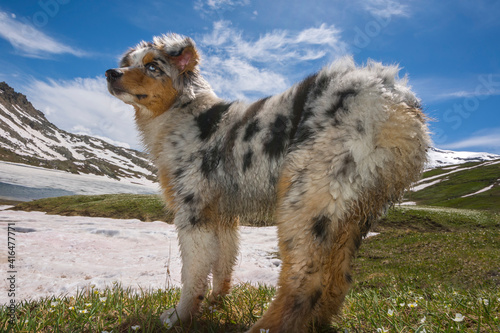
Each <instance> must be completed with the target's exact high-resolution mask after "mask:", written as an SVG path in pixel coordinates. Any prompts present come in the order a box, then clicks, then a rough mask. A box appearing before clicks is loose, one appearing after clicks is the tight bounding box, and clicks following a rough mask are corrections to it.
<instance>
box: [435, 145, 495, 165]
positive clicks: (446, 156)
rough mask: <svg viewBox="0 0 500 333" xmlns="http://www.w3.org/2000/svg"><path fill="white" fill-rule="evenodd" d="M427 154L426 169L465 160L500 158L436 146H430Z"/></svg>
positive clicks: (482, 160)
mask: <svg viewBox="0 0 500 333" xmlns="http://www.w3.org/2000/svg"><path fill="white" fill-rule="evenodd" d="M427 155H428V159H429V160H428V162H427V164H426V169H434V168H439V167H443V166H448V165H456V164H462V163H467V162H484V161H491V160H497V159H500V155H495V154H490V153H474V152H467V151H451V150H443V149H438V148H430V149H429V151H428V153H427Z"/></svg>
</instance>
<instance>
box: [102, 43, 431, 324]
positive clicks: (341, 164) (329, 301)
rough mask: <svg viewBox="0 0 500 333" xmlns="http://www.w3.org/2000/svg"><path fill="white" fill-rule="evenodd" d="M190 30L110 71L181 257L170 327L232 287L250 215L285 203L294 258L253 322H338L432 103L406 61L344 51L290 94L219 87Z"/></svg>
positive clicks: (420, 151)
mask: <svg viewBox="0 0 500 333" xmlns="http://www.w3.org/2000/svg"><path fill="white" fill-rule="evenodd" d="M199 62H200V55H199V51H198V49H197V48H196V45H195V43H194V41H193V40H192V39H190V38H189V37H184V36H181V35H177V34H166V35H162V36H158V37H154V39H153V41H152V42H141V43H140V44H138V45H137V46H136V47H134V48H132V49H130V50H129V51H128V52H126V53H125V54H124V56H123V58H122V59H121V61H120V64H119V68H116V69H110V70H107V71H106V77H107V83H108V90H109V91H110V93H111V94H112V95H114V96H116V97H117V98H119V99H121V100H122V101H123V102H125V103H127V104H130V105H132V106H133V107H134V109H135V120H136V124H137V127H138V129H139V131H140V133H141V136H142V140H143V143H144V146H145V147H146V149H147V151H148V152H149V154H150V155H151V158H152V160H153V161H154V163H155V165H156V166H157V169H158V178H159V182H160V185H161V189H162V195H163V198H164V200H165V202H166V204H167V206H168V207H169V208H170V209H171V210H173V211H174V212H175V218H174V224H175V226H176V228H177V231H178V240H179V245H180V250H181V258H182V263H183V266H182V292H181V297H180V301H179V303H178V305H177V306H176V307H174V308H171V309H168V310H167V311H165V312H164V313H163V314H162V315H161V317H160V319H161V320H162V322H163V323H165V324H166V325H167V326H168V327H171V326H172V325H178V324H186V323H189V322H190V321H191V320H192V318H193V316H195V315H196V314H197V312H199V309H200V306H201V303H202V301H203V300H204V298H205V295H206V293H207V289H208V277H209V274H210V273H211V274H212V292H211V295H210V301H217V300H218V299H219V297H222V296H224V295H226V294H227V293H228V292H229V291H230V287H231V275H232V272H233V266H234V265H235V262H236V256H237V253H238V239H239V235H238V223H239V222H238V218H239V217H245V218H250V219H252V218H259V217H261V216H268V215H269V214H274V216H275V220H276V224H277V228H278V238H279V251H280V255H281V259H282V267H281V272H280V275H279V280H278V288H277V294H276V297H275V299H274V300H273V301H272V303H271V304H270V306H269V308H268V310H267V311H266V312H265V314H264V315H263V317H262V318H260V319H259V320H258V321H257V322H256V323H255V324H254V325H253V326H252V327H251V328H250V330H249V331H248V332H252V333H254V332H260V331H261V329H264V330H266V332H267V330H269V332H270V333H278V332H283V333H284V332H287V333H289V332H302V331H304V330H305V329H306V328H307V325H308V324H310V323H311V322H313V321H314V323H315V325H316V327H318V326H321V325H328V324H329V323H330V321H331V320H332V317H333V315H335V314H338V313H339V311H340V309H341V305H342V302H343V300H344V298H345V295H346V294H347V292H348V290H349V286H350V284H351V282H352V276H351V273H350V269H351V260H352V258H353V256H354V255H355V253H356V251H357V249H358V248H359V246H360V244H361V241H362V238H363V237H364V236H365V235H366V233H367V232H368V230H369V228H370V225H371V224H372V223H373V222H375V221H376V220H377V218H379V217H380V216H381V215H382V214H383V213H384V211H385V209H386V208H387V207H388V205H390V204H391V203H394V202H397V201H398V200H400V198H401V195H402V193H403V192H404V191H405V189H407V188H408V187H409V186H410V184H412V183H413V182H415V181H416V180H418V179H419V177H420V174H421V172H422V169H423V167H424V163H425V161H426V150H427V148H428V146H429V145H430V140H429V135H428V128H427V125H426V117H425V115H424V113H423V112H422V108H421V106H420V101H419V99H417V98H416V97H415V95H414V94H413V93H412V91H411V90H410V88H408V87H407V84H406V80H404V79H403V80H401V79H399V78H398V72H399V68H398V67H397V66H384V65H382V64H380V63H377V62H374V61H369V62H368V63H367V64H366V65H365V66H356V65H355V64H354V61H353V59H352V58H350V57H344V58H342V59H340V60H337V61H336V62H334V63H332V64H331V65H329V66H327V67H324V68H323V69H321V70H320V71H319V72H317V73H316V74H314V75H311V76H309V77H307V78H305V79H304V80H303V81H301V82H299V83H297V84H295V85H294V86H292V87H291V88H290V89H288V90H286V91H285V92H283V93H282V94H279V95H275V96H269V97H266V98H262V99H260V100H258V101H255V102H253V103H250V104H248V103H244V102H241V101H233V102H228V101H225V100H222V99H220V98H218V97H217V96H216V95H215V93H214V92H213V90H212V88H211V87H210V85H209V84H208V83H207V81H206V80H205V79H204V78H203V77H202V75H201V73H200V68H199V67H200V66H199Z"/></svg>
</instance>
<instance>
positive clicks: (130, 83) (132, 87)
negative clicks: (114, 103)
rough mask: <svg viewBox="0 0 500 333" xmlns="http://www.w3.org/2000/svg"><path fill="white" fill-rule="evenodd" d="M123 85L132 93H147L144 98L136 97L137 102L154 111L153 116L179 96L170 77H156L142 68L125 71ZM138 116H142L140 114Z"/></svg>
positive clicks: (161, 111)
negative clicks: (149, 74)
mask: <svg viewBox="0 0 500 333" xmlns="http://www.w3.org/2000/svg"><path fill="white" fill-rule="evenodd" d="M121 86H122V87H123V89H124V90H125V91H126V92H128V93H129V94H131V95H135V96H137V95H145V96H146V97H144V98H141V99H139V98H136V101H135V103H137V104H138V105H143V106H144V107H146V108H147V109H148V110H149V111H151V112H152V113H153V117H157V116H159V115H160V114H162V113H163V112H165V111H167V110H168V109H169V108H170V107H171V106H172V104H174V102H175V99H176V98H177V91H176V90H175V89H174V87H173V85H172V80H171V79H170V78H168V77H167V78H163V79H155V78H153V77H150V76H148V75H146V74H145V73H144V71H143V70H142V69H140V68H134V69H130V70H128V71H124V73H123V78H122V80H121ZM136 115H137V113H136ZM137 116H138V117H139V118H140V115H137Z"/></svg>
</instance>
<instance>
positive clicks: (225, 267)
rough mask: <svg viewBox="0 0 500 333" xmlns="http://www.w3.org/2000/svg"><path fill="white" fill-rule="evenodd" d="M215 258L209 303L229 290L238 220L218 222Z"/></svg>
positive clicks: (231, 219) (234, 259)
mask: <svg viewBox="0 0 500 333" xmlns="http://www.w3.org/2000/svg"><path fill="white" fill-rule="evenodd" d="M216 238H217V244H216V246H217V247H216V251H215V253H214V255H215V256H216V258H215V261H214V263H213V267H212V278H213V282H212V284H213V290H212V295H211V296H210V301H211V302H216V301H217V300H218V299H219V297H221V296H225V295H227V294H228V293H229V290H230V289H231V277H232V273H233V267H234V264H235V263H236V256H237V255H238V244H239V233H238V219H236V218H234V219H233V218H227V219H222V220H220V221H218V231H217V235H216Z"/></svg>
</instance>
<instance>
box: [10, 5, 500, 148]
mask: <svg viewBox="0 0 500 333" xmlns="http://www.w3.org/2000/svg"><path fill="white" fill-rule="evenodd" d="M498 17H500V2H499V1H494V0H477V1H472V0H471V1H462V0H442V1H431V0H419V1H417V0H415V1H399V0H365V1H361V0H352V1H340V0H324V1H315V0H310V1H298V0H267V1H261V0H196V1H181V0H177V1H159V0H142V1H140V2H138V1H128V0H121V1H118V0H116V1H114V0H110V1H92V0H87V1H77V0H39V1H7V0H0V81H6V82H7V83H8V84H9V85H11V86H13V87H14V88H15V89H16V90H17V91H19V92H22V93H24V94H25V95H27V96H28V99H29V100H30V101H31V102H32V103H33V104H34V106H35V107H36V108H38V109H40V110H41V111H43V112H44V113H45V114H46V116H47V118H48V119H49V120H50V121H52V122H53V123H55V124H56V125H57V126H59V127H60V128H62V129H65V130H67V131H70V132H74V133H81V134H89V135H94V136H98V137H103V138H107V139H108V140H110V141H112V142H115V143H118V144H122V145H125V146H130V147H132V148H136V149H140V148H141V146H140V143H139V139H138V135H137V132H136V130H135V127H134V123H133V111H132V109H131V107H129V106H127V105H125V104H123V103H122V102H120V101H118V100H117V99H114V98H113V97H111V96H110V95H109V94H108V93H107V89H106V83H105V78H104V72H105V70H106V69H108V68H114V67H116V64H117V62H118V59H119V58H120V56H121V54H123V53H124V52H125V51H126V50H127V49H128V48H129V47H132V46H134V45H136V44H137V43H138V42H139V41H141V40H151V39H152V37H153V36H155V35H159V34H162V33H166V32H176V33H180V34H184V35H188V36H190V37H192V38H193V39H194V40H195V41H196V43H197V46H198V48H199V51H200V53H201V54H202V57H203V60H202V67H201V69H202V72H203V73H204V75H205V77H206V78H207V80H208V81H209V82H210V83H211V84H212V86H213V88H214V90H215V91H216V93H217V94H218V95H219V96H221V97H223V98H226V99H242V100H252V99H254V98H259V97H263V96H267V95H270V94H275V93H279V92H281V91H283V90H285V89H286V88H287V87H289V86H290V85H292V84H294V83H296V82H298V81H300V80H301V79H302V78H305V77H306V76H307V75H308V74H310V73H313V72H316V71H317V70H319V69H320V68H321V67H322V66H325V65H327V64H328V63H330V62H331V61H333V60H335V59H336V58H338V57H341V56H343V55H346V54H351V55H353V56H354V59H355V60H356V62H357V63H359V64H362V63H364V62H366V60H367V59H368V58H371V59H375V60H377V61H381V62H383V63H387V64H394V63H397V64H399V65H400V66H401V68H402V70H401V76H404V75H406V74H408V76H409V79H410V85H412V86H413V88H414V90H415V91H416V92H417V95H418V96H419V97H420V98H421V99H422V104H423V106H424V108H425V110H426V112H427V114H428V115H429V116H430V117H431V118H433V121H432V122H431V129H432V131H433V140H434V144H435V146H436V147H439V148H444V149H451V150H465V151H487V152H492V153H499V154H500V20H499V19H498Z"/></svg>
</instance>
